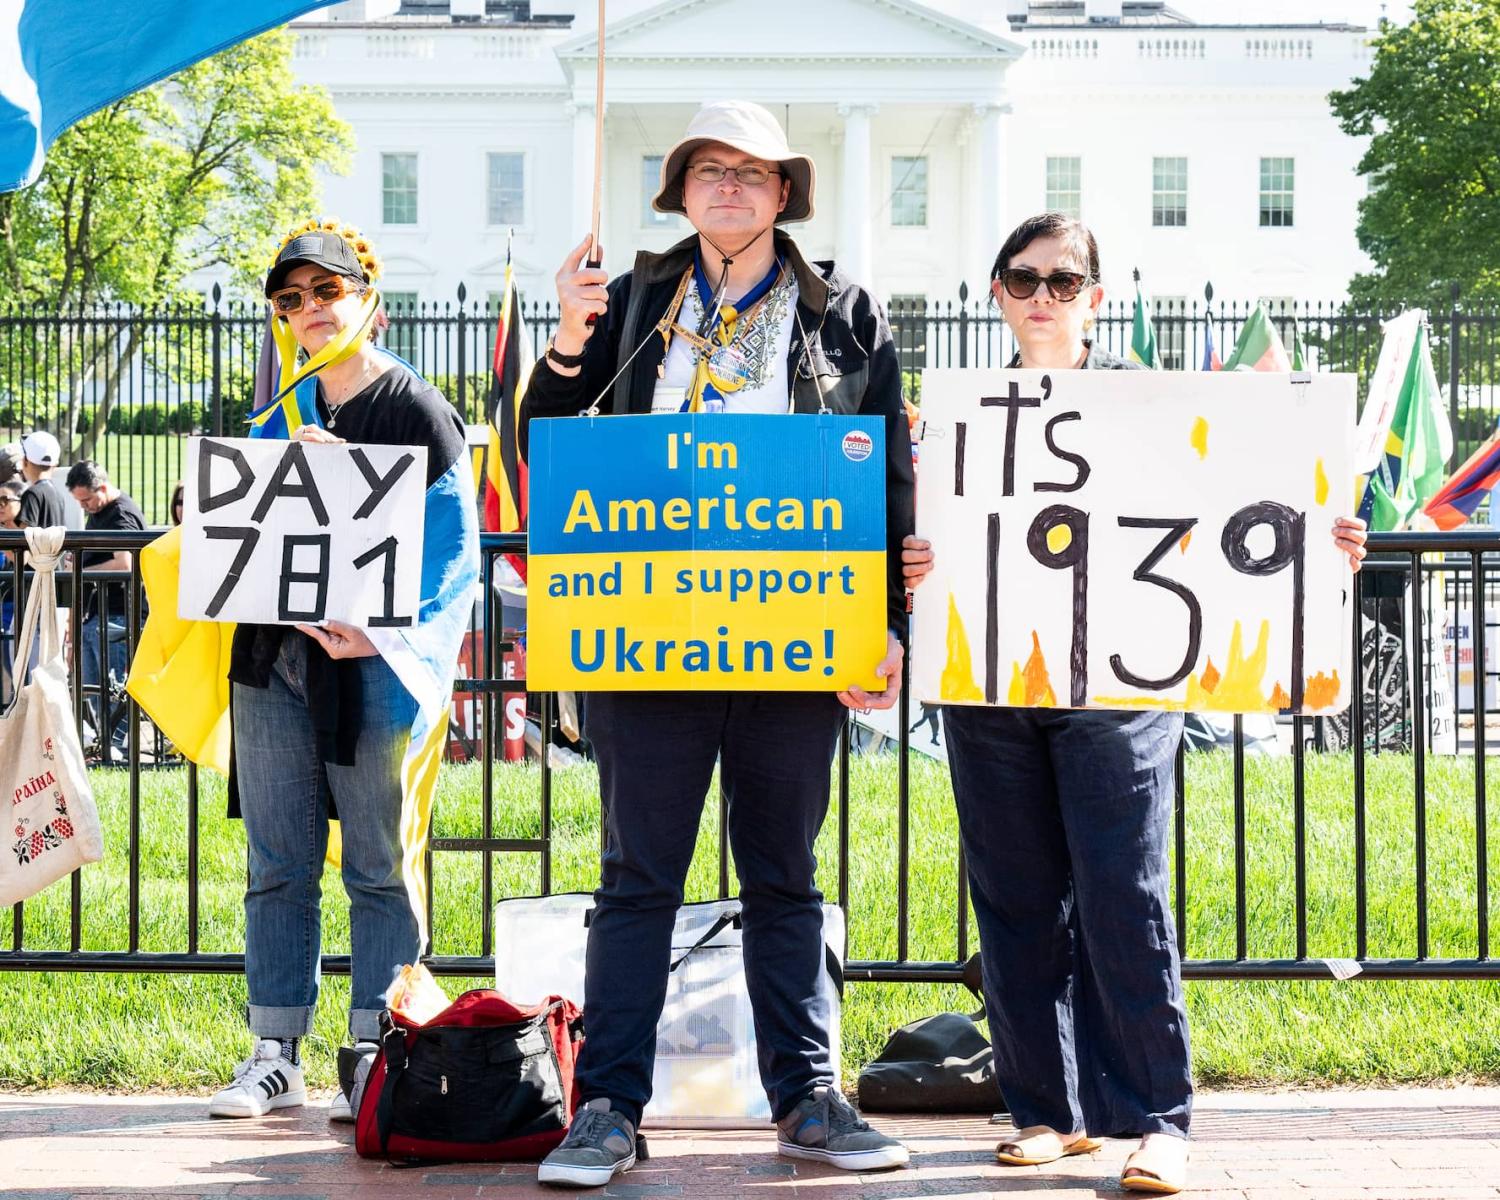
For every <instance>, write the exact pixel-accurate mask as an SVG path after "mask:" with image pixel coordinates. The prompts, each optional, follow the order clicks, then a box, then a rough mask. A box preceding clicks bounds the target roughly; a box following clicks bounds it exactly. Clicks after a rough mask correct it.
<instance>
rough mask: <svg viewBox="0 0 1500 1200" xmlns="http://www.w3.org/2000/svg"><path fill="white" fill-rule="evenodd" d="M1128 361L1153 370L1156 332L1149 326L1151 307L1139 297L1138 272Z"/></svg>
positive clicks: (1138, 273)
mask: <svg viewBox="0 0 1500 1200" xmlns="http://www.w3.org/2000/svg"><path fill="white" fill-rule="evenodd" d="M1130 360H1131V361H1132V362H1138V363H1140V364H1141V366H1143V367H1151V368H1153V369H1154V368H1155V367H1157V366H1159V365H1160V364H1159V363H1158V362H1157V359H1156V330H1155V329H1154V328H1153V327H1152V325H1151V307H1150V305H1148V304H1147V303H1146V300H1145V298H1144V297H1143V296H1142V295H1141V276H1140V272H1137V273H1136V277H1135V320H1134V321H1133V322H1132V324H1131V328H1130Z"/></svg>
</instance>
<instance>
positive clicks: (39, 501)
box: [16, 429, 83, 529]
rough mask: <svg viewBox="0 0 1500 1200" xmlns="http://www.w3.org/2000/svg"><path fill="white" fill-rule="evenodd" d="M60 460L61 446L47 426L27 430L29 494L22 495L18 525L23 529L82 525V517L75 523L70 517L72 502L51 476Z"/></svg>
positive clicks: (24, 466) (24, 463)
mask: <svg viewBox="0 0 1500 1200" xmlns="http://www.w3.org/2000/svg"><path fill="white" fill-rule="evenodd" d="M61 459H62V447H61V446H59V445H58V444H57V439H56V438H55V437H53V436H52V435H51V434H50V433H48V432H47V431H46V430H45V429H38V430H36V431H35V432H34V433H28V434H27V435H26V436H25V437H23V438H22V439H21V474H22V475H23V476H24V477H25V479H26V494H25V495H24V496H23V497H21V511H20V512H19V513H18V514H17V515H16V524H17V525H19V526H20V527H21V528H22V529H50V528H52V527H53V526H54V525H66V526H67V527H68V528H69V529H82V528H83V518H82V516H79V517H78V518H77V521H76V523H75V522H74V521H70V520H69V519H68V508H69V505H68V504H67V502H66V501H64V500H63V494H62V491H61V490H60V489H59V488H58V486H57V484H56V483H55V482H53V479H52V472H53V471H54V470H56V468H57V464H58V462H59V461H61Z"/></svg>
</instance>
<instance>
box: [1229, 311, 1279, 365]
mask: <svg viewBox="0 0 1500 1200" xmlns="http://www.w3.org/2000/svg"><path fill="white" fill-rule="evenodd" d="M1224 370H1226V371H1290V370H1292V364H1291V363H1290V362H1288V361H1287V357H1286V347H1285V346H1283V345H1282V344H1281V335H1280V334H1278V333H1277V332H1276V326H1274V325H1273V324H1271V314H1270V313H1269V312H1267V311H1266V306H1265V303H1264V301H1262V302H1261V303H1260V304H1257V305H1256V306H1255V311H1254V312H1252V313H1251V314H1250V317H1249V319H1248V320H1246V322H1245V327H1244V328H1243V329H1241V330H1240V336H1239V338H1238V339H1236V341H1235V343H1234V349H1233V350H1231V351H1230V352H1229V357H1228V358H1226V359H1225V360H1224Z"/></svg>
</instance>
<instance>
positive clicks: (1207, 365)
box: [1198, 309, 1224, 371]
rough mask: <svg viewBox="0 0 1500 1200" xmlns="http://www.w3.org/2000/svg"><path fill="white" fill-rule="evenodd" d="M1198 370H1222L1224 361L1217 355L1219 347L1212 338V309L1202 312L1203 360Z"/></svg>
mask: <svg viewBox="0 0 1500 1200" xmlns="http://www.w3.org/2000/svg"><path fill="white" fill-rule="evenodd" d="M1198 369H1199V370H1200V371H1222V370H1223V369H1224V361H1223V359H1221V358H1220V357H1219V347H1218V345H1217V344H1216V343H1215V339H1214V314H1213V310H1212V309H1208V310H1205V312H1204V314H1203V362H1202V364H1201V365H1200V366H1199V368H1198Z"/></svg>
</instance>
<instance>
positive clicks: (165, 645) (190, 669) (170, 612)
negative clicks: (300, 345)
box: [126, 350, 479, 943]
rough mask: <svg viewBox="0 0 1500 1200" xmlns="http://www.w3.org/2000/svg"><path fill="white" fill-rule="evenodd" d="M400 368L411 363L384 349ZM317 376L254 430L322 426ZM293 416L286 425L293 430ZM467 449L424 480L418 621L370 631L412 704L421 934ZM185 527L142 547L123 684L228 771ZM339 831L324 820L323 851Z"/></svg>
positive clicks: (411, 775)
mask: <svg viewBox="0 0 1500 1200" xmlns="http://www.w3.org/2000/svg"><path fill="white" fill-rule="evenodd" d="M379 353H381V354H385V355H387V356H388V357H389V358H391V359H393V360H394V361H395V362H396V363H397V364H398V366H397V368H396V369H397V370H408V371H413V370H414V368H412V367H411V365H410V364H409V363H407V362H405V360H403V359H401V358H400V357H399V356H397V355H395V354H391V353H390V352H389V351H387V350H380V351H379ZM315 388H316V383H315V381H314V380H312V379H310V378H309V379H305V380H304V381H303V382H301V383H300V384H299V385H297V386H296V387H294V388H293V389H292V391H291V392H289V393H288V397H289V398H290V399H291V400H292V401H293V403H292V404H290V405H287V404H283V403H281V401H280V400H278V401H277V407H276V410H275V413H274V419H268V420H266V421H264V422H262V423H261V424H258V425H253V426H252V427H251V430H250V436H251V437H273V438H275V437H280V438H285V437H288V436H289V435H290V432H292V431H295V428H296V426H297V425H298V424H308V423H311V424H318V423H320V422H319V421H318V415H317V408H316V403H315ZM289 426H290V428H289ZM474 492H475V484H474V477H473V471H472V468H471V467H470V465H469V458H468V456H467V455H465V454H460V455H459V456H458V458H457V459H455V460H454V462H453V464H452V465H451V466H450V467H449V468H448V470H447V471H446V472H445V473H444V474H443V475H442V476H441V477H440V478H439V479H437V480H436V481H434V482H433V484H432V485H431V486H430V487H429V488H428V489H427V496H426V505H425V510H424V518H423V534H422V537H423V540H422V593H421V607H420V610H419V615H418V618H417V624H416V625H415V626H414V627H412V628H409V629H370V630H367V631H366V632H367V634H368V636H369V638H370V640H371V641H372V642H373V643H374V644H375V647H376V649H377V650H379V652H380V654H381V657H383V658H384V659H385V660H386V662H387V663H389V664H390V666H391V668H392V670H393V671H394V672H395V674H396V677H397V678H398V679H399V680H400V681H401V682H402V684H403V685H404V686H405V687H406V689H407V691H409V692H410V693H411V695H412V698H413V699H415V700H416V702H417V715H416V718H415V720H414V721H413V722H412V730H411V741H410V742H409V743H408V745H407V749H406V755H405V758H404V760H403V762H402V766H401V780H402V807H401V845H402V857H403V861H404V866H405V874H404V878H405V880H406V890H407V896H408V897H409V899H410V901H411V905H412V911H413V912H415V913H416V914H417V920H418V923H419V924H420V925H421V927H422V937H423V941H424V943H425V941H426V938H427V924H426V891H427V864H426V853H425V852H426V848H427V831H428V827H429V826H430V824H431V820H432V801H433V796H434V793H435V789H436V783H437V774H438V766H439V764H440V763H441V762H442V757H443V749H444V746H445V745H446V743H447V735H448V713H449V711H450V708H451V705H452V694H453V671H454V665H455V663H456V662H457V660H458V652H459V647H460V645H461V643H462V641H463V637H464V634H465V633H466V632H467V631H468V628H469V619H470V616H471V614H472V611H473V604H474V596H475V589H476V587H477V586H478V582H479V520H478V514H477V513H476V511H475V504H474ZM180 534H181V530H180V528H179V529H174V530H172V531H171V532H170V533H167V534H164V535H163V536H162V537H160V538H158V539H157V540H156V541H155V542H153V543H151V545H150V546H148V547H147V548H146V549H145V550H144V551H143V552H142V555H141V575H142V578H143V580H144V582H145V587H146V595H147V599H148V600H149V602H150V606H151V609H150V616H149V617H148V618H147V621H146V625H145V627H144V628H143V629H142V630H141V639H140V644H139V648H138V649H137V652H136V657H135V661H134V662H133V663H132V664H131V668H130V675H129V679H128V681H127V683H126V687H127V689H128V690H129V692H130V694H131V695H132V696H134V697H135V699H136V701H137V702H138V703H139V704H140V706H141V708H142V709H143V710H144V711H145V712H146V714H147V715H148V716H149V717H150V718H151V719H152V721H154V722H155V723H156V725H157V726H158V727H159V728H160V729H161V731H162V733H163V734H164V735H165V736H166V737H168V738H169V739H170V740H171V741H172V743H173V745H175V746H176V747H177V748H178V749H179V750H181V751H182V753H183V755H184V756H185V757H187V758H188V759H189V760H191V761H192V762H195V763H197V764H198V765H199V766H208V767H212V768H214V769H215V770H218V771H220V772H223V773H226V774H227V772H228V769H229V741H230V738H229V683H228V673H229V657H230V646H231V643H232V641H233V637H234V626H233V625H229V624H222V623H214V622H209V621H185V620H183V619H181V618H180V617H178V616H177V574H178V567H179V555H180V552H181V537H180ZM339 846H340V840H339V838H338V836H337V833H336V829H334V830H330V834H329V843H328V847H329V848H328V856H329V861H330V862H332V863H337V862H338V858H339Z"/></svg>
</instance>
